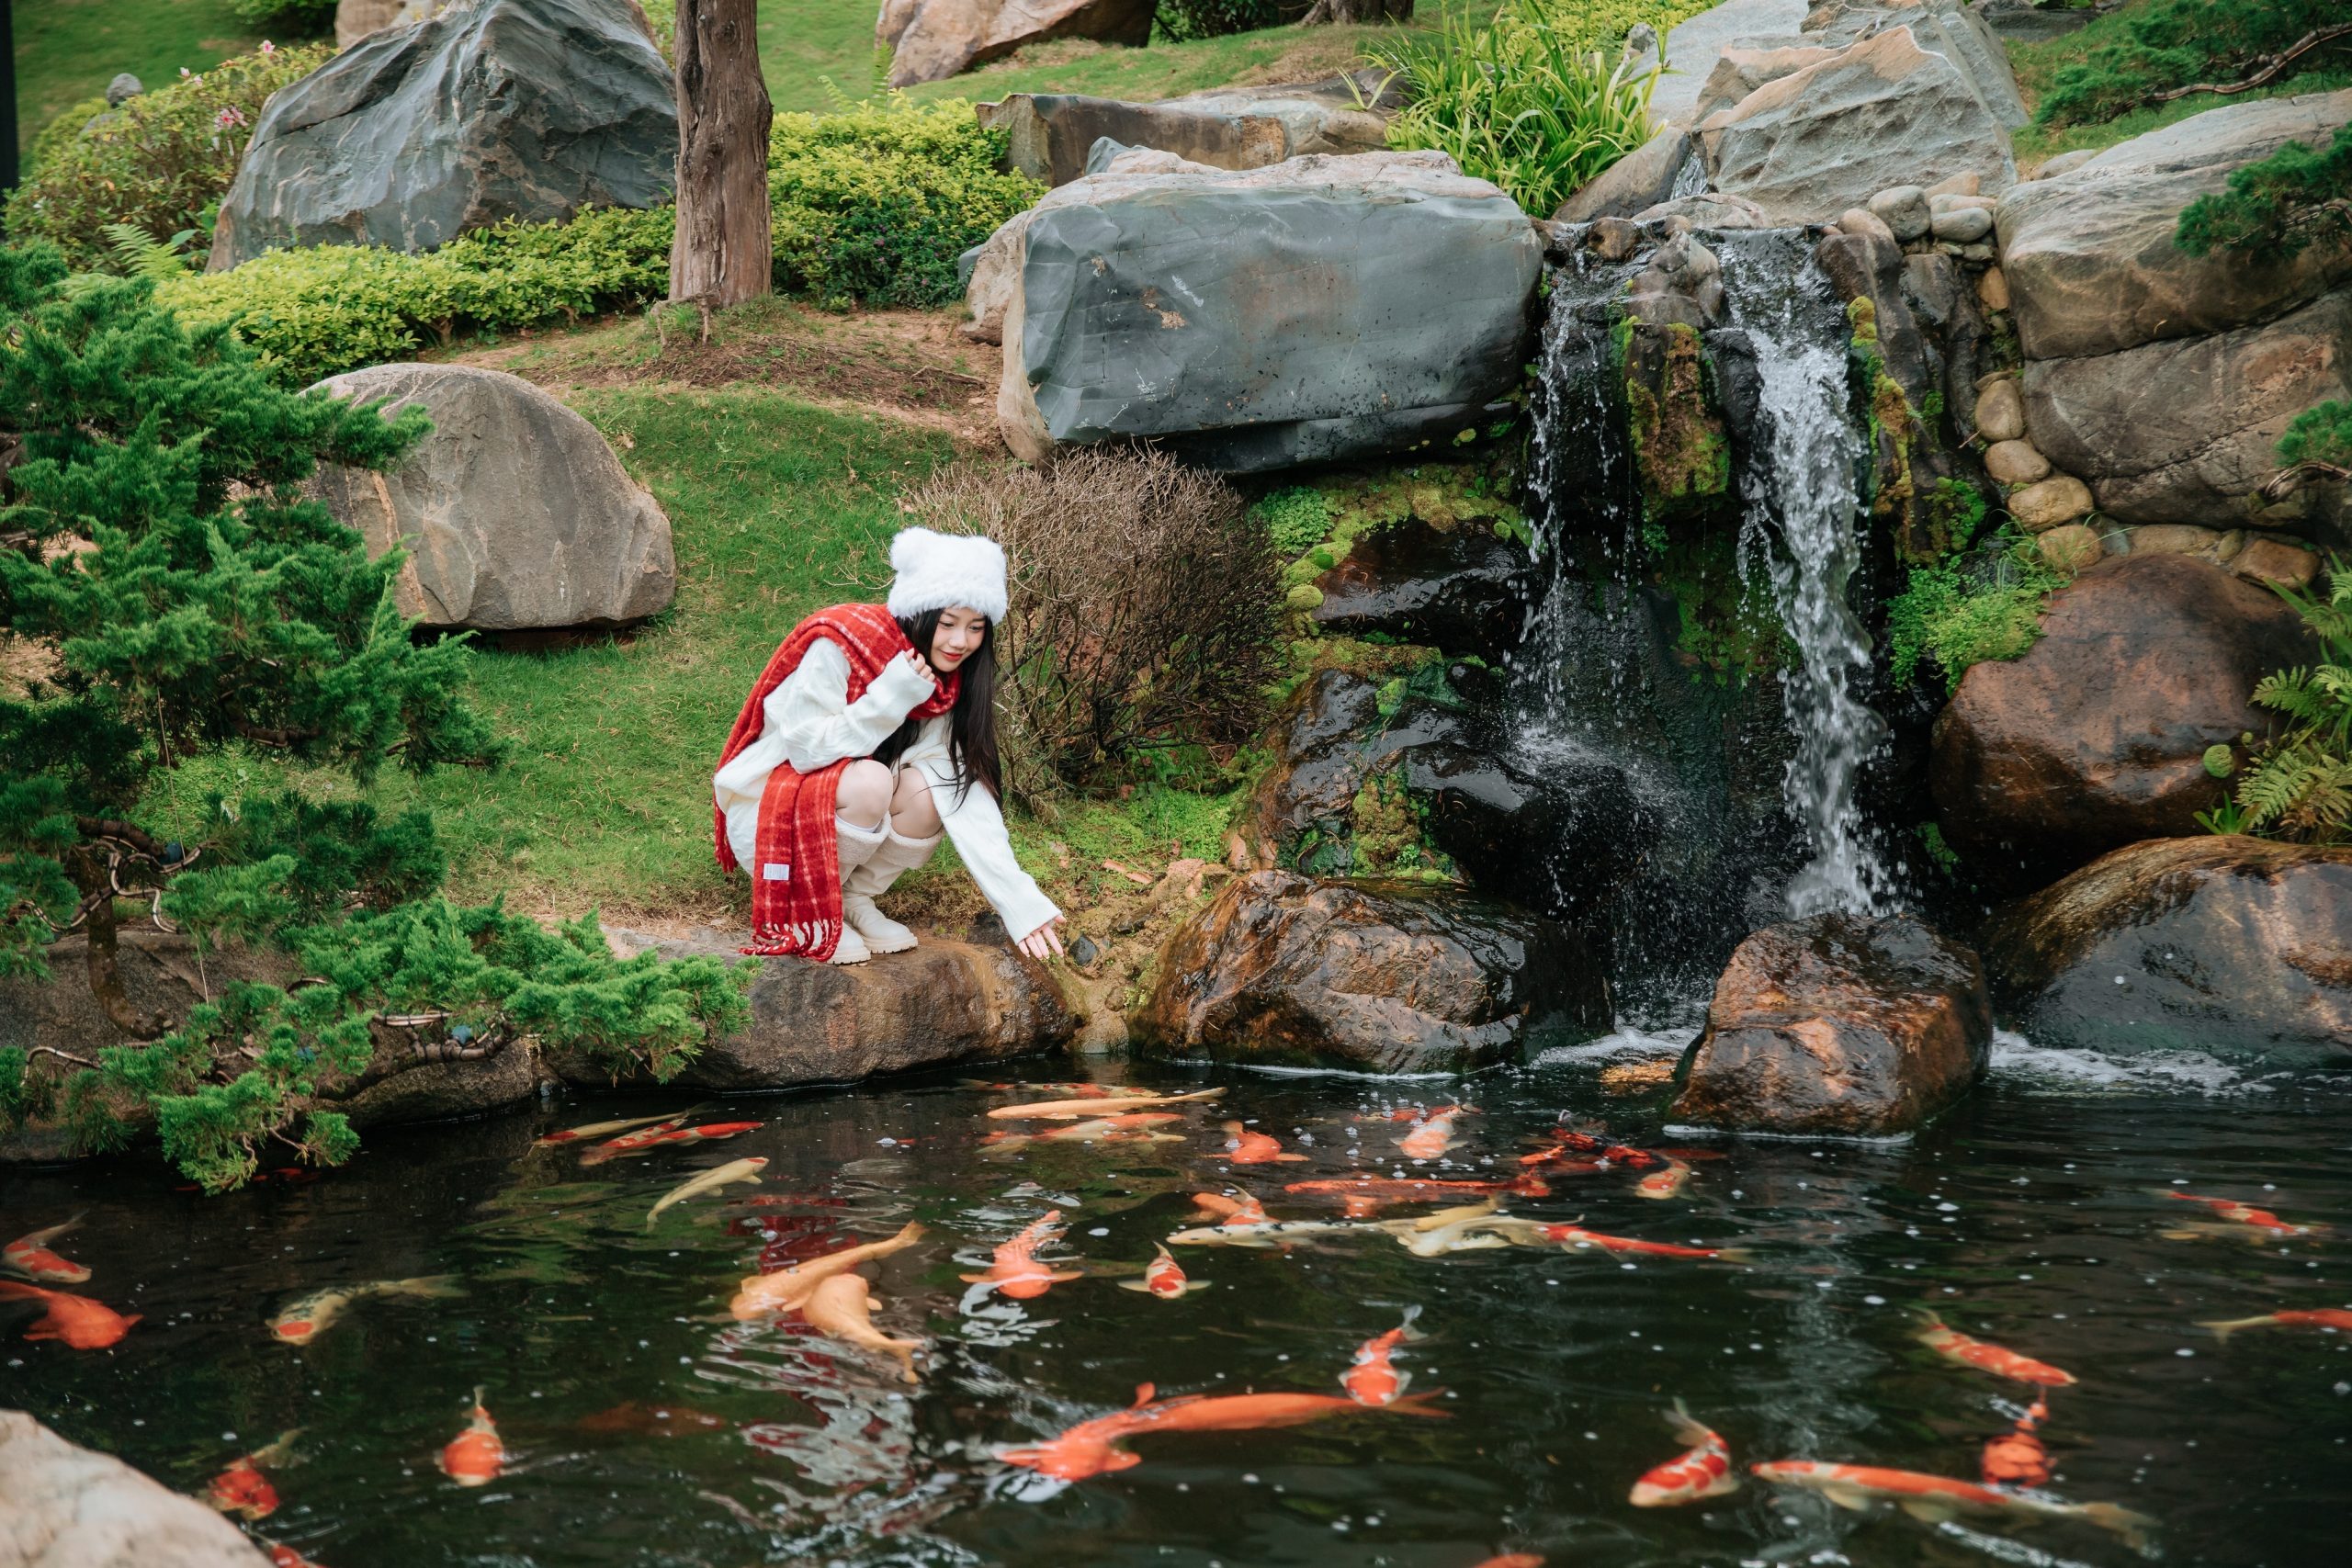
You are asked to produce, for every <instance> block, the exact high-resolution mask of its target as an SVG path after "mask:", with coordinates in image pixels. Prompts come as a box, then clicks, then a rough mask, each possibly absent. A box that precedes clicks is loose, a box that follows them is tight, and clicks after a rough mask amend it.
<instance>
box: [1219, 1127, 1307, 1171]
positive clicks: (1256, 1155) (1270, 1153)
mask: <svg viewBox="0 0 2352 1568" xmlns="http://www.w3.org/2000/svg"><path fill="white" fill-rule="evenodd" d="M1225 1157H1226V1160H1227V1163H1228V1164H1231V1165H1273V1164H1276V1163H1278V1162H1279V1163H1281V1164H1283V1165H1296V1164H1298V1163H1300V1162H1301V1161H1303V1160H1305V1159H1306V1156H1305V1155H1292V1154H1284V1153H1283V1146H1282V1145H1281V1144H1280V1143H1278V1142H1276V1141H1275V1140H1274V1139H1273V1138H1272V1137H1271V1136H1269V1135H1268V1134H1264V1133H1253V1132H1251V1131H1250V1129H1249V1128H1247V1127H1244V1126H1243V1125H1242V1124H1241V1123H1240V1122H1227V1123H1226V1124H1225Z"/></svg>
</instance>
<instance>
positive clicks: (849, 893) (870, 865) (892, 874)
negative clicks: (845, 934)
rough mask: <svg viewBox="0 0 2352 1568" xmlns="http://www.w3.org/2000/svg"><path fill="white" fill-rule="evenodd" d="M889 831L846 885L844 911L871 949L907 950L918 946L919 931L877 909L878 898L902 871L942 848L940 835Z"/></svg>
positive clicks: (844, 888) (887, 889) (844, 889)
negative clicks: (920, 836) (914, 835)
mask: <svg viewBox="0 0 2352 1568" xmlns="http://www.w3.org/2000/svg"><path fill="white" fill-rule="evenodd" d="M886 831H887V837H886V838H885V839H884V840H883V843H882V847H881V848H880V849H878V850H876V851H875V852H874V853H873V855H872V856H871V857H870V858H869V859H868V860H867V861H866V862H865V863H864V864H863V865H861V866H859V867H858V868H857V870H855V871H854V872H852V873H851V874H850V877H849V880H848V881H847V882H846V883H844V884H842V914H843V915H844V916H846V917H847V918H848V919H849V923H850V929H851V930H853V931H856V932H857V934H858V935H859V936H861V937H864V938H865V947H866V948H867V949H868V950H869V951H871V952H874V953H904V952H906V951H907V949H909V948H910V947H912V946H914V945H915V933H914V932H912V931H909V930H908V929H907V928H906V927H904V926H902V925H900V924H899V922H898V921H896V920H894V919H891V918H890V917H889V916H888V915H886V914H884V913H883V912H882V911H881V910H879V909H877V908H875V907H874V900H876V898H879V897H882V895H883V894H885V893H888V891H889V890H890V884H892V883H894V882H896V881H898V880H899V873H901V872H907V871H912V870H913V869H914V868H915V867H917V866H919V865H921V864H922V863H923V862H925V861H927V860H929V859H930V858H931V852H932V851H933V850H935V849H937V848H938V847H939V837H940V836H939V835H938V834H937V833H933V835H932V836H931V837H930V838H928V839H910V838H907V837H904V836H903V835H901V834H900V833H899V830H898V829H896V828H890V829H886Z"/></svg>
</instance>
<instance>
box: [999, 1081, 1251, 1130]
mask: <svg viewBox="0 0 2352 1568" xmlns="http://www.w3.org/2000/svg"><path fill="white" fill-rule="evenodd" d="M1224 1093H1225V1090H1223V1089H1198V1090H1195V1091H1194V1092H1193V1093H1191V1094H1146V1093H1144V1092H1142V1091H1141V1090H1134V1091H1131V1092H1129V1093H1126V1094H1116V1095H1083V1094H1082V1095H1080V1096H1078V1097H1076V1098H1075V1099H1070V1100H1032V1101H1030V1102H1029V1103H1028V1104H1025V1105H1000V1106H998V1107H997V1108H996V1109H995V1110H994V1111H989V1113H988V1114H989V1120H990V1121H992V1122H1075V1121H1077V1120H1078V1119H1079V1118H1080V1117H1081V1116H1103V1115H1108V1114H1110V1113H1112V1112H1114V1111H1140V1110H1143V1109H1144V1108H1145V1107H1146V1106H1151V1105H1185V1104H1189V1103H1191V1102H1192V1101H1193V1100H1215V1099H1216V1098H1218V1097H1219V1096H1220V1095H1222V1094H1224Z"/></svg>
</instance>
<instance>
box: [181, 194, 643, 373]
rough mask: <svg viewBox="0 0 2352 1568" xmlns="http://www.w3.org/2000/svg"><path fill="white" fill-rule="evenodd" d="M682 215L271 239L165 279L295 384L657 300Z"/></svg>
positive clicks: (609, 213) (191, 317) (186, 311)
mask: <svg viewBox="0 0 2352 1568" xmlns="http://www.w3.org/2000/svg"><path fill="white" fill-rule="evenodd" d="M675 226H676V215H675V214H674V213H673V211H672V209H669V208H666V207H662V208H654V209H650V210H649V211H644V212H636V211H630V210H628V209H621V208H605V209H598V210H595V211H593V212H587V213H583V214H582V215H581V216H580V217H578V218H576V219H574V220H571V222H569V223H506V224H501V225H500V226H498V227H497V228H494V229H484V230H480V231H476V232H474V233H471V234H468V235H466V236H465V237H464V238H462V239H458V240H453V241H451V242H450V243H448V244H446V245H444V246H442V247H441V248H440V249H439V250H437V251H435V252H433V253H432V254H429V255H421V256H413V255H407V254H402V253H401V252H399V251H388V250H382V249H379V248H376V247H373V246H358V245H313V246H309V247H307V248H304V249H301V250H293V251H271V252H269V253H267V254H264V255H260V256H256V257H254V259H253V260H252V261H249V262H247V263H245V264H244V265H242V266H239V267H235V268H232V270H230V271H228V272H215V273H203V274H197V275H191V276H187V277H178V278H171V279H168V280H166V281H164V283H163V284H162V285H161V286H160V287H159V288H158V289H157V291H156V298H157V299H159V300H161V301H162V302H163V303H164V304H166V305H169V306H170V307H171V308H172V309H173V310H176V311H178V312H179V315H180V318H181V320H183V321H187V322H188V323H189V324H190V325H192V326H193V325H203V324H208V323H212V322H223V321H232V322H234V323H235V326H236V333H237V335H238V336H239V337H240V338H242V339H243V340H244V342H245V343H246V344H248V345H250V346H251V347H252V348H253V349H254V352H255V354H256V355H258V356H259V358H260V360H261V362H262V366H263V367H264V368H265V369H266V370H267V371H268V372H269V374H270V376H271V377H272V378H274V379H276V380H277V381H278V382H279V383H280V384H282V385H288V386H306V385H308V384H309V383H310V382H311V381H314V380H317V379H318V378H320V377H322V376H332V375H334V374H335V373H336V372H337V371H342V370H349V369H353V368H356V367H359V366H362V365H380V364H383V363H385V362H386V361H388V360H398V359H408V358H413V357H414V355H415V353H416V351H417V350H418V349H419V348H421V347H423V346H424V345H425V344H427V343H428V342H430V343H435V344H447V343H449V342H450V341H452V339H453V338H455V337H456V335H457V334H458V333H460V332H478V331H506V330H512V329H514V328H517V327H524V326H529V325H532V324H533V323H535V322H539V321H549V320H552V319H555V318H557V317H562V318H565V319H567V320H576V319H577V318H579V317H581V316H583V315H588V314H592V313H594V312H595V311H598V310H607V309H610V308H613V307H615V306H619V305H628V304H633V303H636V302H638V301H641V300H645V299H656V298H659V297H661V296H662V295H663V294H665V293H666V292H668V289H669V287H670V240H671V236H672V234H673V231H674V230H675Z"/></svg>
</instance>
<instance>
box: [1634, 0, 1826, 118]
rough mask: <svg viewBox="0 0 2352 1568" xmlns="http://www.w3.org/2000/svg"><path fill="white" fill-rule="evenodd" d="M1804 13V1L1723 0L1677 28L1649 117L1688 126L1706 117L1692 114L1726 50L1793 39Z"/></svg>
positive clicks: (1669, 37) (1668, 40)
mask: <svg viewBox="0 0 2352 1568" xmlns="http://www.w3.org/2000/svg"><path fill="white" fill-rule="evenodd" d="M1806 8H1807V7H1806V0H1724V4H1722V5H1720V6H1711V7H1709V8H1708V9H1707V10H1704V11H1702V12H1700V13H1699V14H1698V15H1697V16H1695V17H1688V18H1686V19H1684V20H1683V21H1681V22H1679V23H1677V24H1676V25H1675V26H1674V27H1673V28H1671V29H1669V30H1668V33H1667V35H1666V74H1665V75H1663V76H1661V77H1659V78H1658V84H1657V88H1656V89H1655V90H1654V91H1653V92H1652V93H1651V94H1650V118H1651V119H1653V120H1655V121H1656V122H1657V123H1658V124H1660V125H1679V126H1684V127H1688V126H1690V125H1691V124H1692V123H1694V122H1695V121H1697V120H1699V119H1702V118H1705V117H1704V116H1702V115H1697V114H1694V113H1693V112H1692V110H1693V108H1694V107H1696V105H1697V104H1698V101H1699V97H1700V93H1701V90H1702V87H1703V86H1704V85H1705V84H1706V81H1707V78H1708V77H1709V76H1710V75H1712V74H1713V72H1714V67H1715V62H1716V61H1717V60H1718V59H1720V58H1721V57H1722V55H1723V52H1724V50H1726V49H1735V48H1743V47H1746V46H1747V41H1748V40H1749V39H1765V38H1781V39H1788V38H1793V37H1794V35H1795V34H1796V33H1797V32H1798V31H1799V30H1800V29H1801V28H1803V27H1804V16H1805V11H1806ZM1653 63H1654V62H1653Z"/></svg>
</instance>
